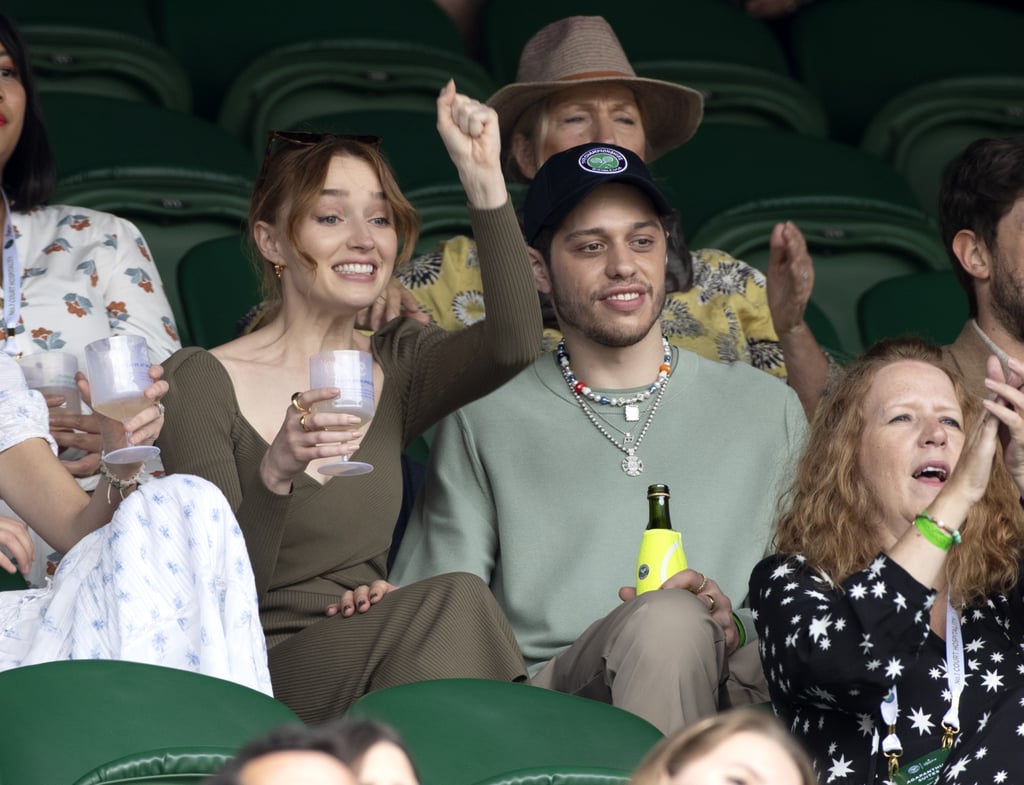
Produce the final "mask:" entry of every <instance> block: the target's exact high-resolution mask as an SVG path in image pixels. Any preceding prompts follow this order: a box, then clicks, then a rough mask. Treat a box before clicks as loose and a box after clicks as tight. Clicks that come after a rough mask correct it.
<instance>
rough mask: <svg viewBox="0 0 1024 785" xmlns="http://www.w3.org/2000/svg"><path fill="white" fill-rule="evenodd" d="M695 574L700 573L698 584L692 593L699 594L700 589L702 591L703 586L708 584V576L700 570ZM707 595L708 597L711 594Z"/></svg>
mask: <svg viewBox="0 0 1024 785" xmlns="http://www.w3.org/2000/svg"><path fill="white" fill-rule="evenodd" d="M697 574H698V575H700V586H698V587H697V588H696V589H694V590H693V593H694V594H700V593H701V592H702V591H704V587H705V586H707V585H708V576H707V575H705V574H704V573H702V572H699V573H697ZM708 596H709V597H710V596H711V595H708Z"/></svg>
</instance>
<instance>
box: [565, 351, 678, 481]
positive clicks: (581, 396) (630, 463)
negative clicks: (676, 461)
mask: <svg viewBox="0 0 1024 785" xmlns="http://www.w3.org/2000/svg"><path fill="white" fill-rule="evenodd" d="M661 346H662V349H663V351H664V360H663V362H662V363H661V365H659V366H658V376H657V378H656V379H655V380H654V381H653V382H652V383H651V384H650V386H649V387H647V388H645V389H643V390H641V391H640V392H638V393H636V394H634V395H630V396H621V397H614V398H609V397H608V396H606V395H599V394H598V393H595V392H594V391H593V390H591V389H590V387H588V386H587V384H586V383H585V382H583V381H580V380H579V379H577V378H576V375H575V374H574V373H573V372H572V366H571V365H570V364H569V353H568V352H567V351H566V350H565V339H564V338H563V339H562V340H561V341H559V343H558V348H557V350H556V352H555V356H556V359H557V361H558V367H559V368H560V369H561V371H562V377H563V378H564V379H565V383H566V384H567V385H568V386H569V392H571V393H572V396H573V397H574V398H575V399H576V403H578V404H579V405H580V409H582V410H583V413H584V414H585V415H586V416H587V419H588V420H590V422H591V424H592V425H593V426H594V427H595V428H596V429H597V430H598V432H599V433H601V435H603V436H604V438H606V439H607V440H608V441H610V442H611V443H612V444H614V445H615V446H616V447H617V448H618V449H619V450H620V451H622V452H623V453H624V454H625V456H626V457H625V458H623V459H622V463H621V466H622V471H624V472H625V473H626V474H628V475H629V476H630V477H639V476H640V475H641V474H643V471H644V462H643V461H641V460H640V458H639V456H637V454H636V451H637V450H638V449H639V448H640V443H641V442H643V440H644V437H645V436H646V435H647V431H648V430H649V429H650V427H651V423H652V422H653V421H654V414H655V412H657V411H658V406H659V404H661V399H662V397H663V396H664V395H665V388H666V387H667V386H668V377H669V375H670V374H671V373H672V347H670V346H669V343H668V339H667V338H666V337H665V336H664V334H663V335H662V336H661ZM652 395H653V396H654V402H653V403H652V404H651V409H650V411H649V412H648V413H647V418H646V419H645V420H644V423H643V425H642V426H641V428H640V433H638V434H637V435H636V437H635V438H634V437H633V433H632V431H629V432H626V431H621V433H623V439H622V442H621V443H620V442H619V441H618V440H616V438H615V437H614V436H612V435H611V434H610V433H608V430H607V429H606V428H605V427H604V426H603V425H602V424H601V421H600V420H599V419H598V417H597V414H596V412H595V411H594V409H593V407H591V406H590V405H589V404H588V403H587V401H588V400H590V401H593V402H594V403H597V404H601V405H603V406H615V407H620V408H622V410H623V415H624V417H625V420H626V422H631V423H635V422H640V404H641V403H643V402H644V401H646V400H647V399H648V398H650V397H651V396H652ZM616 430H619V429H617V428H616Z"/></svg>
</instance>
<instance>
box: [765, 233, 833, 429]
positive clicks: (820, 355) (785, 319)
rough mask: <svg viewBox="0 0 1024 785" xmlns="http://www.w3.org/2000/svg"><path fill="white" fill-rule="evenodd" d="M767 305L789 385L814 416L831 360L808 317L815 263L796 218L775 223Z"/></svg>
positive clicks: (808, 415)
mask: <svg viewBox="0 0 1024 785" xmlns="http://www.w3.org/2000/svg"><path fill="white" fill-rule="evenodd" d="M767 279H768V308H769V310H770V311H771V315H772V324H773V325H774V327H775V334H776V335H778V337H779V344H780V345H781V346H782V355H783V358H784V359H785V361H786V371H787V375H788V381H789V386H790V387H792V388H793V390H794V391H795V392H796V394H797V395H798V396H799V398H800V403H802V404H803V407H804V411H805V412H806V413H807V417H808V419H809V418H811V417H812V416H813V415H814V410H815V409H816V408H817V406H818V399H819V398H820V397H821V393H822V391H823V390H824V389H825V381H826V379H827V377H828V370H829V361H828V357H827V356H826V355H825V352H824V351H822V349H821V347H820V346H819V345H818V341H817V340H816V339H815V337H814V333H813V332H811V328H810V327H809V326H808V324H807V322H806V321H805V320H804V314H805V312H806V310H807V303H808V301H809V300H810V299H811V292H812V291H813V290H814V262H813V260H812V259H811V255H810V253H809V252H808V250H807V241H806V240H805V239H804V236H803V234H802V233H801V232H800V230H799V229H798V228H797V226H796V224H794V223H793V222H792V221H787V222H786V223H780V224H776V225H775V228H774V229H773V230H772V235H771V239H770V241H769V256H768V274H767Z"/></svg>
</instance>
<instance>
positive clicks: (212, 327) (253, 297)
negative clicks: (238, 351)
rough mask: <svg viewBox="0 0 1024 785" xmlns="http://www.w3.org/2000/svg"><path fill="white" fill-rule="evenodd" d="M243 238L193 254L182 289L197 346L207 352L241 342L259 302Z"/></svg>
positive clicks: (181, 270) (205, 245) (213, 242)
mask: <svg viewBox="0 0 1024 785" xmlns="http://www.w3.org/2000/svg"><path fill="white" fill-rule="evenodd" d="M244 243H245V238H244V236H243V235H242V234H240V233H237V232H236V233H235V234H232V235H227V236H225V237H216V238H213V239H210V240H205V241H204V242H201V243H198V244H196V245H194V246H193V247H192V248H189V249H188V250H187V251H186V252H185V253H184V255H183V256H182V259H181V264H180V265H179V266H178V289H179V291H180V292H181V301H182V308H183V310H184V314H185V322H186V324H187V325H188V331H189V335H190V336H191V340H192V343H194V344H196V345H197V346H203V347H205V348H207V349H210V348H213V347H214V346H219V345H220V344H222V343H227V342H228V341H230V340H232V339H234V338H236V337H238V335H239V332H240V325H239V322H240V320H241V319H242V318H243V317H244V316H245V315H246V313H248V312H249V310H250V309H252V308H253V307H254V306H256V305H258V304H259V302H260V295H259V278H258V276H257V273H256V269H255V267H254V265H253V263H252V262H251V261H250V260H249V257H248V255H247V252H246V250H245V245H244Z"/></svg>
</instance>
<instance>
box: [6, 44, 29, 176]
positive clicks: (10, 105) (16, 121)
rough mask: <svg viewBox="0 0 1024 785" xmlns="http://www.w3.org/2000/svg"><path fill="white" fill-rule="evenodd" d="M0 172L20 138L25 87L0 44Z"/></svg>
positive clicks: (14, 65) (23, 117)
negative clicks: (0, 99) (0, 98)
mask: <svg viewBox="0 0 1024 785" xmlns="http://www.w3.org/2000/svg"><path fill="white" fill-rule="evenodd" d="M0 97H2V99H3V100H2V101H0V172H2V171H3V167H4V165H5V164H6V163H7V161H8V160H10V157H11V155H12V154H13V153H14V148H15V147H17V146H18V140H19V139H20V138H21V130H22V126H23V124H24V122H25V100H26V99H25V88H24V87H23V86H22V84H21V74H19V73H18V70H17V67H16V64H15V62H14V59H13V58H12V57H11V56H10V53H9V52H7V50H6V49H4V48H2V46H0Z"/></svg>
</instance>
